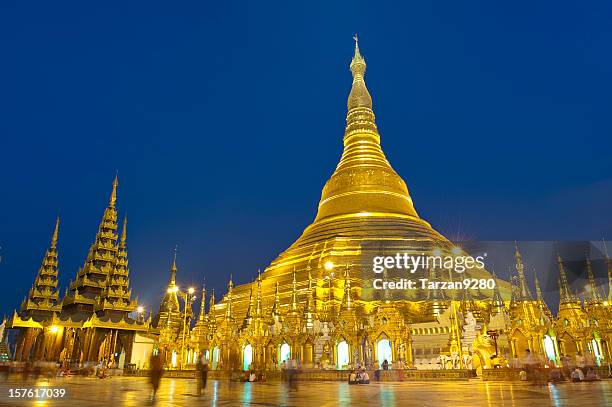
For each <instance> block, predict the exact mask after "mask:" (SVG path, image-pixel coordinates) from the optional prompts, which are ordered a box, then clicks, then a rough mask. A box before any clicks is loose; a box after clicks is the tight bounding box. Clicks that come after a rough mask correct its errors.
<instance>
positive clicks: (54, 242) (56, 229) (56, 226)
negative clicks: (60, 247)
mask: <svg viewBox="0 0 612 407" xmlns="http://www.w3.org/2000/svg"><path fill="white" fill-rule="evenodd" d="M59 222H60V217H59V216H58V217H57V219H55V229H54V230H53V237H51V248H52V249H55V248H57V235H58V232H59Z"/></svg>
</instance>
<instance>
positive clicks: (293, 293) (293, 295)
mask: <svg viewBox="0 0 612 407" xmlns="http://www.w3.org/2000/svg"><path fill="white" fill-rule="evenodd" d="M291 287H292V289H291V310H292V311H297V310H298V305H299V304H298V298H297V281H296V279H295V268H294V269H293V283H292V286H291Z"/></svg>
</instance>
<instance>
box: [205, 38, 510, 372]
mask: <svg viewBox="0 0 612 407" xmlns="http://www.w3.org/2000/svg"><path fill="white" fill-rule="evenodd" d="M350 70H351V73H352V77H353V81H352V86H351V90H350V93H349V96H348V101H347V108H348V113H347V116H346V129H345V133H344V150H343V153H342V156H341V158H340V162H339V163H338V165H337V167H336V169H335V171H334V173H333V174H332V176H331V177H330V179H329V180H328V181H327V182H326V184H325V186H324V188H323V191H322V194H321V199H320V202H319V207H318V212H317V215H316V217H315V219H314V221H313V223H312V224H311V225H310V226H308V227H307V228H306V229H305V230H304V232H303V233H302V235H301V236H300V237H299V238H298V239H297V240H296V241H295V242H294V243H293V244H292V245H291V246H290V247H289V248H288V249H287V250H285V251H284V252H283V253H281V254H280V255H279V256H278V257H277V258H276V259H275V260H274V261H272V263H271V264H270V265H269V266H268V267H267V268H266V269H265V270H264V272H263V273H262V274H261V276H259V277H258V279H257V280H256V281H253V282H251V283H248V284H243V285H237V286H236V287H234V286H233V283H232V282H231V281H230V284H229V290H228V294H227V295H226V296H225V297H224V299H223V300H222V301H221V302H220V303H219V304H217V305H216V306H215V307H214V308H215V309H214V310H215V311H216V318H215V319H216V333H215V335H213V336H212V338H213V339H212V340H211V341H209V347H210V350H213V349H217V352H218V354H219V355H221V356H219V360H217V359H216V358H215V356H214V354H213V364H216V363H218V362H222V363H226V364H227V363H231V364H232V365H236V363H237V362H236V361H235V359H236V356H235V355H238V356H240V355H241V354H242V353H243V352H244V347H247V348H246V349H248V350H249V352H251V354H250V356H249V360H251V361H252V362H253V364H255V365H258V366H260V367H261V366H266V367H271V366H273V365H275V364H276V365H278V364H279V363H281V362H282V361H283V360H286V359H287V358H300V359H301V360H302V361H303V362H304V363H306V364H310V365H314V364H319V365H320V364H322V363H327V364H334V365H336V366H344V365H348V364H349V363H356V362H360V363H371V362H372V361H374V360H376V361H379V362H382V361H383V360H384V358H382V359H381V358H380V357H379V356H380V355H381V354H382V353H385V356H386V357H387V358H388V359H391V358H393V360H403V361H406V362H408V361H411V356H409V355H410V354H412V345H411V339H410V335H411V333H410V332H411V330H410V328H409V322H410V323H412V324H413V326H414V324H415V323H420V322H424V323H429V322H433V323H436V322H435V319H436V315H438V314H440V312H442V311H444V310H445V309H446V308H448V306H449V304H450V301H449V300H450V299H446V298H442V297H440V298H437V299H436V300H437V303H438V304H437V305H436V306H435V310H433V309H432V308H431V297H430V298H429V299H428V297H427V295H428V294H427V292H426V291H427V290H413V291H411V292H410V293H408V294H406V296H404V297H402V298H401V299H400V298H396V295H395V294H394V293H391V292H387V290H380V291H379V290H374V289H373V288H372V284H371V279H372V277H368V276H371V275H372V274H371V273H369V271H371V269H372V258H373V257H374V256H381V255H382V256H384V255H393V254H395V253H407V254H409V255H423V254H426V255H430V254H433V253H436V252H438V253H442V255H446V254H448V255H450V254H451V253H454V254H457V250H458V249H459V250H460V253H463V251H461V249H460V248H457V247H456V246H455V245H454V244H453V243H452V242H450V241H449V240H448V239H446V238H445V237H444V236H442V235H441V234H440V233H438V232H437V231H436V230H434V229H433V228H432V227H431V225H430V224H429V223H427V222H426V221H425V220H423V219H422V218H421V217H420V216H419V215H418V214H417V212H416V210H415V208H414V205H413V201H412V198H411V197H410V194H409V192H408V188H407V186H406V183H405V182H404V181H403V180H402V178H401V177H400V176H399V175H398V174H397V173H396V172H395V170H394V169H393V168H392V167H391V165H390V164H389V161H388V160H387V158H386V157H385V154H384V152H383V150H382V148H381V144H380V135H379V133H378V130H377V126H376V122H375V116H374V111H373V105H372V97H371V96H370V93H369V91H368V89H367V86H366V83H365V71H366V62H365V59H364V58H363V56H362V55H361V52H360V49H359V43H358V41H357V39H356V38H355V50H354V56H353V58H352V60H351V63H350ZM430 271H431V270H430ZM440 274H441V273H440ZM424 277H426V276H424ZM467 277H471V278H490V275H489V273H488V272H487V271H486V270H484V269H476V268H470V269H468V270H466V271H465V273H464V275H463V276H462V277H461V278H467ZM439 278H440V279H442V276H441V275H440V276H439ZM499 284H500V287H499V288H498V289H499V290H501V292H502V294H508V293H509V285H508V284H507V283H506V282H503V281H501V282H500V283H499ZM440 295H441V294H440ZM492 295H493V290H490V289H484V290H475V291H474V293H473V298H472V302H471V305H470V306H468V308H469V309H470V310H473V311H474V313H476V314H478V315H480V313H481V311H480V309H481V308H482V309H483V310H485V309H489V308H490V307H491V306H490V304H488V303H486V301H483V300H484V299H487V298H489V299H490V298H491V297H492ZM254 298H257V299H258V301H260V302H261V304H263V307H264V308H265V309H267V310H268V311H267V312H265V313H267V314H268V321H270V323H269V325H268V326H267V327H260V328H259V329H258V331H259V335H255V334H254V333H253V331H252V328H251V325H252V319H253V317H252V315H253V310H254V309H255V308H254ZM456 301H459V299H457V300H456ZM453 309H456V310H457V312H459V306H458V305H457V306H456V307H454V308H453ZM212 311H213V308H212V307H211V312H212ZM449 312H450V311H449ZM223 315H225V317H222V316H223ZM245 316H246V318H247V320H246V325H242V324H241V322H242V318H243V317H245ZM458 319H459V318H458V317H456V316H450V317H449V316H448V315H447V320H449V321H455V322H454V324H455V325H457V326H456V327H455V328H453V329H454V331H455V332H459V327H458V324H459V322H457V321H458ZM210 320H211V318H210V317H209V321H210ZM241 325H242V330H240V329H239V328H240V326H241ZM445 329H446V328H445ZM247 332H250V333H249V334H247ZM358 332H360V333H359V334H358ZM364 332H366V333H365V334H364ZM448 332H450V328H448ZM261 337H263V338H265V344H262V342H261V340H260V338H261ZM321 338H324V340H321ZM381 340H382V341H383V342H382V343H383V345H381V346H382V347H381V348H380V350H379V351H377V350H376V348H377V346H378V345H379V344H380V343H381ZM334 341H335V342H338V341H339V342H342V343H343V344H342V346H341V352H340V353H341V354H342V355H343V356H342V357H341V358H340V357H339V356H338V350H337V349H338V348H337V346H333V343H334ZM447 342H448V340H447V339H444V343H445V344H444V345H443V346H442V347H443V348H445V349H448V345H447V344H446V343H447ZM234 345H236V346H234ZM240 347H242V348H243V349H242V350H241V348H240ZM383 348H384V349H383ZM347 353H348V356H346V354H347ZM230 355H232V356H230ZM345 356H346V357H345ZM230 359H231V360H230ZM238 359H240V357H238ZM242 359H244V358H242ZM341 359H342V360H341ZM379 359H380V360H379Z"/></svg>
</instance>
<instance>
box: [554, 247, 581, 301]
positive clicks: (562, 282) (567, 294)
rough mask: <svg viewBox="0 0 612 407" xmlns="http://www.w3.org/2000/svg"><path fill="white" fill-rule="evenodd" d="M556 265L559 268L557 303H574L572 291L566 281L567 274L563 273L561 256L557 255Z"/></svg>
mask: <svg viewBox="0 0 612 407" xmlns="http://www.w3.org/2000/svg"><path fill="white" fill-rule="evenodd" d="M557 264H558V266H559V301H560V302H561V303H567V302H574V301H575V300H576V298H575V296H574V294H573V293H572V290H571V288H570V286H569V282H568V281H567V274H566V273H565V266H564V265H563V260H562V259H561V255H559V254H557Z"/></svg>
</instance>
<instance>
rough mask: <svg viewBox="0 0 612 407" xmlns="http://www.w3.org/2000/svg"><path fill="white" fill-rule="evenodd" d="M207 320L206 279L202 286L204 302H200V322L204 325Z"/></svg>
mask: <svg viewBox="0 0 612 407" xmlns="http://www.w3.org/2000/svg"><path fill="white" fill-rule="evenodd" d="M205 319H206V279H204V283H203V284H202V300H201V301H200V314H199V315H198V322H199V323H202V322H204V320H205Z"/></svg>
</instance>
